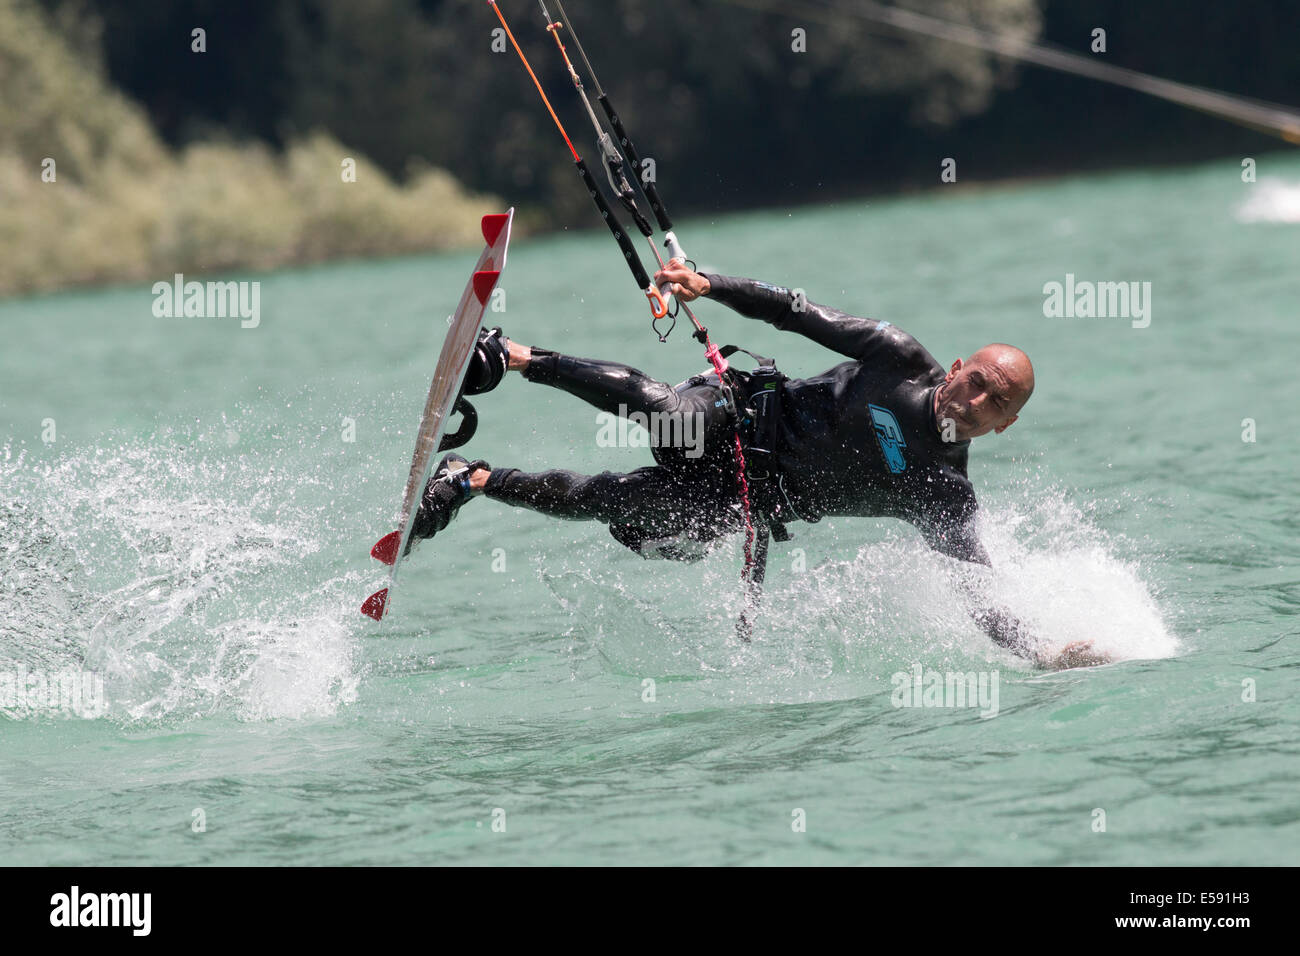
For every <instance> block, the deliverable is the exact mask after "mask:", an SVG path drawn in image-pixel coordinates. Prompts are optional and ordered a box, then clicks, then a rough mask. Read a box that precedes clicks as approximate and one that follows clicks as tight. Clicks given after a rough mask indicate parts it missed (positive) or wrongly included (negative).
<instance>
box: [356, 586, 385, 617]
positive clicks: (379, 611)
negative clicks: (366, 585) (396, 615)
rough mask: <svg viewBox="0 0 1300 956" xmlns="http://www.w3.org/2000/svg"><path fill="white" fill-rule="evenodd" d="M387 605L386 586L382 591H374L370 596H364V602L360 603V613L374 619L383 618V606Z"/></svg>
mask: <svg viewBox="0 0 1300 956" xmlns="http://www.w3.org/2000/svg"><path fill="white" fill-rule="evenodd" d="M387 605H388V588H384V589H383V590H382V591H376V592H375V593H374V594H372V595H370V597H368V598H366V603H365V604H363V605H361V613H362V614H364V615H365V616H366V617H372V618H374V619H375V620H376V621H381V620H383V618H384V608H385V607H386V606H387Z"/></svg>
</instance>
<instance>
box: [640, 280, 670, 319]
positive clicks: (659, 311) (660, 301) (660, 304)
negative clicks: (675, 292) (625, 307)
mask: <svg viewBox="0 0 1300 956" xmlns="http://www.w3.org/2000/svg"><path fill="white" fill-rule="evenodd" d="M645 297H646V298H647V299H649V300H650V314H651V315H653V316H654V317H655V318H656V319H662V318H663V317H664V316H665V315H667V314H668V300H667V299H665V298H664V297H663V293H661V292H660V291H659V290H658V289H656V288H655V287H654V286H650V288H648V289H646V290H645Z"/></svg>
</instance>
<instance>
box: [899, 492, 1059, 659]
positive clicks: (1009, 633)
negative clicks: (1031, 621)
mask: <svg viewBox="0 0 1300 956" xmlns="http://www.w3.org/2000/svg"><path fill="white" fill-rule="evenodd" d="M975 507H976V506H975V499H974V497H973V496H972V497H971V498H970V499H969V500H968V501H965V502H963V505H962V506H961V507H959V508H957V509H955V510H954V511H943V512H938V513H932V514H928V515H924V516H918V517H916V518H914V519H913V523H914V524H915V525H916V526H917V528H918V529H919V530H920V532H921V534H922V535H923V536H924V537H925V540H926V543H928V544H929V545H930V547H932V548H933V549H934V550H936V551H938V552H940V553H941V554H946V555H948V556H949V557H953V558H957V559H958V560H960V561H969V562H971V563H972V564H983V565H986V566H989V567H992V565H993V562H992V561H990V560H989V555H988V552H987V551H985V550H984V545H983V544H981V543H980V539H979V534H978V533H977V531H976V528H975V520H974V519H975ZM958 580H959V582H960V583H961V586H962V590H963V591H964V592H965V594H966V599H967V610H968V612H969V613H970V616H971V618H972V619H973V620H974V621H975V623H976V624H978V625H979V627H980V630H982V631H983V632H984V633H985V634H987V635H988V636H989V639H990V640H992V641H993V643H994V644H997V645H999V646H1001V647H1005V648H1006V649H1007V650H1009V651H1012V652H1014V653H1016V654H1019V655H1020V656H1021V657H1025V658H1028V659H1029V660H1032V661H1034V662H1035V663H1041V661H1040V660H1039V657H1038V654H1037V652H1036V650H1035V648H1034V645H1033V638H1032V635H1031V634H1030V631H1029V628H1027V627H1026V626H1025V625H1024V624H1023V623H1022V622H1021V621H1020V619H1019V618H1017V617H1016V616H1015V615H1014V614H1012V613H1011V612H1010V611H1008V610H1007V609H1006V608H1002V607H994V606H990V604H989V602H988V601H987V600H986V599H985V598H984V597H983V596H982V595H981V594H980V593H979V588H977V587H975V586H974V585H972V583H971V582H970V581H968V580H967V579H966V578H964V577H963V578H959V579H958Z"/></svg>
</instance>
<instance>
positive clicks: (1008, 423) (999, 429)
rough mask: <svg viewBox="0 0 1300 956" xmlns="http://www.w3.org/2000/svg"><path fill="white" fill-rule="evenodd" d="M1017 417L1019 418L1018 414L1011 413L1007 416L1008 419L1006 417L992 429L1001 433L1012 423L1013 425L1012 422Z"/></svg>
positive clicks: (1014, 421) (1013, 422) (995, 432)
mask: <svg viewBox="0 0 1300 956" xmlns="http://www.w3.org/2000/svg"><path fill="white" fill-rule="evenodd" d="M1019 418H1020V416H1019V415H1012V416H1011V417H1010V418H1008V419H1007V420H1006V421H1005V422H1003V423H1002V424H1001V425H999V426H997V428H995V429H993V432H994V434H997V435H1001V434H1002V433H1003V432H1004V431H1006V430H1007V429H1008V428H1010V427H1011V426H1012V425H1014V424H1015V423H1016V421H1017V419H1019Z"/></svg>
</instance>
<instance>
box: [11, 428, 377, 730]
mask: <svg viewBox="0 0 1300 956" xmlns="http://www.w3.org/2000/svg"><path fill="white" fill-rule="evenodd" d="M300 481H301V479H300V478H299V477H298V476H296V475H293V474H292V473H290V472H287V471H285V470H282V469H280V470H277V469H275V468H267V467H266V466H265V463H259V462H254V461H250V460H248V459H246V458H244V457H242V456H240V457H229V456H227V457H221V456H216V457H209V455H208V454H206V453H205V452H203V451H201V450H200V449H199V448H197V447H194V446H177V445H172V444H168V443H166V442H163V443H159V442H157V441H155V442H153V443H144V444H132V445H129V446H127V447H124V448H113V449H103V448H96V449H93V450H83V451H80V452H74V453H72V454H70V455H67V456H65V457H62V458H60V459H58V460H56V461H53V462H49V463H45V462H28V461H26V460H25V458H24V456H22V455H17V456H15V455H13V454H12V452H11V451H10V449H8V448H6V449H5V451H4V455H3V459H2V460H0V489H2V490H0V537H2V538H3V540H4V545H3V548H0V670H5V669H6V668H9V669H13V668H17V667H22V668H25V669H27V670H28V671H32V670H39V671H46V672H54V671H58V670H61V669H67V668H70V667H71V668H75V669H78V670H86V671H89V672H92V673H95V674H98V675H100V676H102V677H103V680H104V686H105V698H106V704H107V707H106V711H105V716H107V717H109V718H111V719H117V720H125V721H133V720H153V719H162V718H168V717H181V718H184V717H190V716H200V715H211V714H226V715H229V716H235V717H237V718H239V719H244V720H261V719H268V718H277V717H288V718H298V717H309V716H323V715H328V714H331V713H333V712H335V710H336V709H337V708H338V706H339V705H340V704H344V703H348V702H351V701H353V700H355V699H356V690H357V683H358V677H357V674H356V666H355V662H354V659H353V658H354V648H353V642H352V640H351V638H350V635H349V629H348V627H347V626H346V624H345V622H346V621H347V620H350V617H351V614H352V613H353V609H352V608H351V603H352V602H351V599H352V597H353V595H352V594H350V593H349V589H348V588H347V587H346V586H345V585H346V584H347V582H343V581H329V582H326V583H325V584H315V585H312V584H308V583H306V582H304V581H303V580H301V578H302V575H303V568H302V561H303V558H304V556H305V555H309V554H311V553H313V552H316V551H318V550H319V549H320V547H321V543H320V542H319V541H318V540H317V539H316V537H315V529H316V528H318V527H319V526H320V521H319V519H318V517H317V516H314V515H312V514H311V513H310V512H309V511H307V510H306V509H305V508H303V507H300V506H294V505H289V504H286V502H289V501H292V500H293V498H294V494H293V491H294V486H295V485H296V484H298V483H300ZM6 715H7V716H10V717H22V716H26V714H25V713H24V712H22V711H18V712H8V713H7V714H6Z"/></svg>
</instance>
